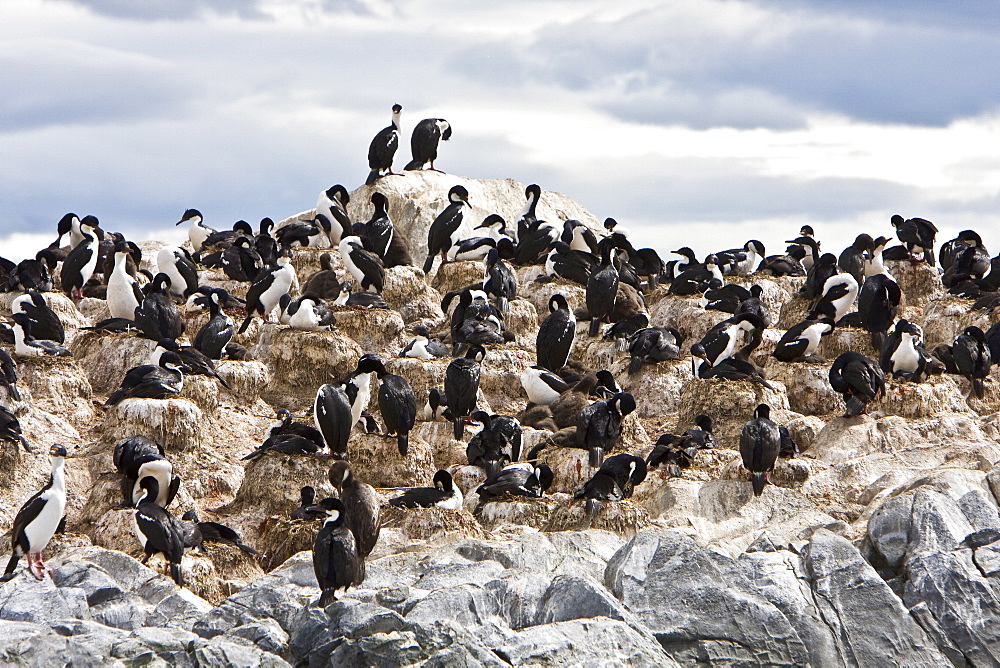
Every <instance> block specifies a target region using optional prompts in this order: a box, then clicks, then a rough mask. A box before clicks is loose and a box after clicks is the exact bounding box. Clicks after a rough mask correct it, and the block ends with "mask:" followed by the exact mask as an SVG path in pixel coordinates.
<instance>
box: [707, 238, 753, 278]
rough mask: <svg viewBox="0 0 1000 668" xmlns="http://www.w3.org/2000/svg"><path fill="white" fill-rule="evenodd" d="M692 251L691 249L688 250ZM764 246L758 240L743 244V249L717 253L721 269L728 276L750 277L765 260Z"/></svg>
mask: <svg viewBox="0 0 1000 668" xmlns="http://www.w3.org/2000/svg"><path fill="white" fill-rule="evenodd" d="M688 250H690V249H688ZM764 254H765V251H764V244H762V243H761V242H760V241H758V240H756V239H751V240H750V241H748V242H746V243H745V244H743V248H733V249H730V250H725V251H722V252H720V253H715V257H716V258H717V259H718V261H719V268H720V269H721V270H722V273H723V274H724V275H726V276H749V275H750V274H751V273H753V270H754V269H756V268H757V265H758V264H760V261H761V260H762V259H764Z"/></svg>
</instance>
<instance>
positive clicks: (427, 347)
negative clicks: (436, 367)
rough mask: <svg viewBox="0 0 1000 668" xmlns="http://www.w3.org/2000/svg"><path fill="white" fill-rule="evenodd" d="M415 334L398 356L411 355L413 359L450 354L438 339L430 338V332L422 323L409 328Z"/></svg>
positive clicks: (432, 357)
mask: <svg viewBox="0 0 1000 668" xmlns="http://www.w3.org/2000/svg"><path fill="white" fill-rule="evenodd" d="M410 331H411V332H412V333H413V334H414V335H415V336H414V337H413V340H412V341H410V342H409V343H407V344H406V346H405V347H404V348H403V349H402V350H401V351H400V352H399V356H400V357H411V358H413V359H418V360H424V361H425V362H426V361H427V360H432V359H435V358H438V357H449V356H451V350H450V349H449V348H448V346H446V345H445V344H443V343H441V341H439V340H438V339H432V338H431V333H430V332H429V331H427V328H426V327H425V326H423V325H414V326H413V328H412V329H411V330H410Z"/></svg>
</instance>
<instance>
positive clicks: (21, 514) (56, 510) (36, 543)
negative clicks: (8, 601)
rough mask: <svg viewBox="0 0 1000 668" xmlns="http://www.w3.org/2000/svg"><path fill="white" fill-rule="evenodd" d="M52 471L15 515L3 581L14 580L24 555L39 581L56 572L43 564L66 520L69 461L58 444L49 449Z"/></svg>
mask: <svg viewBox="0 0 1000 668" xmlns="http://www.w3.org/2000/svg"><path fill="white" fill-rule="evenodd" d="M49 460H50V461H51V463H52V470H51V473H50V474H49V481H48V483H46V485H45V486H44V487H42V489H40V490H39V491H37V492H35V494H33V495H32V497H31V498H30V499H28V500H27V501H26V502H25V504H24V505H23V506H21V509H20V510H18V511H17V515H15V516H14V524H13V525H12V526H11V530H10V542H11V554H10V561H8V562H7V569H6V570H5V571H4V575H3V577H2V578H0V580H2V581H6V580H10V579H11V578H12V577H13V576H14V569H15V568H17V563H18V562H19V561H20V560H21V557H22V556H25V555H26V556H27V557H28V569H29V570H30V571H31V574H32V575H34V576H35V578H36V579H38V580H41V579H42V578H43V577H45V572H46V571H48V572H49V575H50V576H51V574H52V569H51V568H49V567H48V566H46V565H45V562H44V561H42V550H44V549H45V546H46V545H48V544H49V541H50V540H51V539H52V536H53V535H55V532H56V529H57V528H58V526H59V524H60V522H62V519H63V513H64V511H65V510H66V478H65V475H64V473H63V465H64V464H65V462H66V448H64V447H63V446H61V445H59V444H58V443H56V444H55V445H53V446H52V447H50V448H49Z"/></svg>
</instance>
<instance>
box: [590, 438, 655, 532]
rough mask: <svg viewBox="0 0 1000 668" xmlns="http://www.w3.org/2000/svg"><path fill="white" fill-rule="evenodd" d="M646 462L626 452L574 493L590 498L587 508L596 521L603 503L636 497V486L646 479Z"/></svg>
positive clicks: (608, 459) (607, 463)
mask: <svg viewBox="0 0 1000 668" xmlns="http://www.w3.org/2000/svg"><path fill="white" fill-rule="evenodd" d="M647 470H648V469H647V467H646V462H645V461H644V460H643V459H642V458H641V457H637V456H635V455H631V454H627V453H622V454H618V455H613V456H611V457H608V458H607V459H606V460H604V462H603V463H602V464H601V467H600V468H599V469H598V470H597V471H596V472H595V473H594V475H593V476H592V477H591V478H590V479H589V480H588V481H587V482H585V483H583V484H582V485H580V487H579V488H577V490H576V491H575V492H574V493H573V498H575V499H586V502H585V504H584V509H585V513H586V515H587V517H589V518H593V517H594V516H595V515H597V513H598V512H599V511H600V509H601V505H602V504H601V502H603V501H622V500H624V499H627V498H629V497H631V496H632V492H633V491H634V489H635V486H636V485H638V484H639V483H641V482H642V481H643V480H645V479H646V473H647Z"/></svg>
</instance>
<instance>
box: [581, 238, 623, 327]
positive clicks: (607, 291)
mask: <svg viewBox="0 0 1000 668" xmlns="http://www.w3.org/2000/svg"><path fill="white" fill-rule="evenodd" d="M612 252H613V249H612V248H611V247H610V246H604V247H603V248H602V249H601V264H600V265H599V266H597V267H596V268H595V269H594V271H593V273H592V274H591V275H590V278H589V279H587V293H586V298H587V311H588V313H589V314H590V330H589V332H588V333H589V334H590V336H591V337H595V336H597V334H598V332H599V331H600V328H601V322H602V321H604V322H610V318H611V314H612V312H613V311H614V309H615V302H616V301H617V298H618V281H619V276H618V270H617V269H616V268H615V267H614V264H613V263H612V260H611V256H612Z"/></svg>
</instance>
